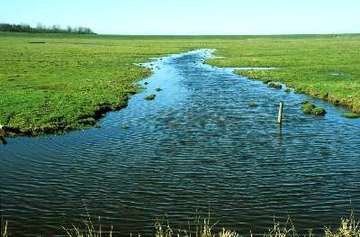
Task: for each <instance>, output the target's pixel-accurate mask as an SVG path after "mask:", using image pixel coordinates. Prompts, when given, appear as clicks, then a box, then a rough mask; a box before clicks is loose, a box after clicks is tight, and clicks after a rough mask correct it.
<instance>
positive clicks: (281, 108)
mask: <svg viewBox="0 0 360 237" xmlns="http://www.w3.org/2000/svg"><path fill="white" fill-rule="evenodd" d="M283 113H284V102H282V101H281V102H280V107H279V115H278V123H279V124H282V121H283V118H284V115H283Z"/></svg>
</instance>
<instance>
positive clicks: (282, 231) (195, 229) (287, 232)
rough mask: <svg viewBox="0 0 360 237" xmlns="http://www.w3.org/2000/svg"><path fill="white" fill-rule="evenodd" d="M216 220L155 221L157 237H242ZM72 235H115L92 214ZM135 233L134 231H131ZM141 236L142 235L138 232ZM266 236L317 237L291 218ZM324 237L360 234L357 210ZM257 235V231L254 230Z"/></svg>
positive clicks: (5, 228) (4, 233)
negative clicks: (175, 224)
mask: <svg viewBox="0 0 360 237" xmlns="http://www.w3.org/2000/svg"><path fill="white" fill-rule="evenodd" d="M215 225H216V224H211V223H210V218H208V219H200V218H197V219H196V220H195V221H194V223H193V225H192V226H190V225H189V227H188V229H187V230H181V229H179V230H178V229H173V228H172V227H171V226H170V224H169V223H165V224H164V223H163V222H160V221H157V222H156V223H155V232H154V237H239V236H240V235H239V234H238V233H236V232H235V231H231V230H227V229H225V228H223V229H222V230H221V231H219V232H216V231H215V230H214V227H215ZM63 229H64V230H65V233H66V236H68V237H103V236H104V237H107V236H108V237H112V236H113V227H112V226H111V228H110V231H103V230H102V226H101V223H100V218H99V224H98V225H97V227H96V226H95V225H94V223H93V222H92V220H91V218H90V217H89V218H88V220H87V221H84V226H83V228H80V227H76V226H74V225H73V226H72V228H70V229H66V228H63ZM130 236H132V235H130ZM138 236H140V235H138ZM262 236H264V237H313V236H314V235H313V234H312V232H311V231H310V232H309V233H307V234H302V235H300V234H298V233H297V231H296V228H295V226H294V224H293V222H292V221H291V219H290V218H288V219H287V221H286V222H285V223H280V222H275V221H274V225H273V226H272V228H270V229H269V230H268V232H267V233H264V234H263V235H262ZM319 236H324V237H360V222H359V221H358V220H357V219H356V218H355V216H354V213H353V212H351V215H350V217H348V218H343V219H341V223H340V226H339V227H338V228H336V229H334V230H332V229H330V228H325V230H324V233H323V234H321V235H319ZM1 237H8V223H7V222H3V221H2V222H1ZM250 237H253V234H250Z"/></svg>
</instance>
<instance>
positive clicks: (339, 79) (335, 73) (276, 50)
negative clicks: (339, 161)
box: [0, 33, 360, 135]
mask: <svg viewBox="0 0 360 237" xmlns="http://www.w3.org/2000/svg"><path fill="white" fill-rule="evenodd" d="M199 48H212V49H217V51H216V56H221V57H217V58H213V59H209V60H208V63H209V64H212V65H216V66H221V67H248V66H250V67H274V68H276V69H275V70H271V71H269V70H267V71H251V70H249V71H237V73H239V74H242V75H246V76H249V77H251V78H255V79H260V80H273V81H279V82H283V83H286V84H287V85H288V86H290V87H293V88H295V89H296V90H297V91H299V92H304V93H307V94H310V95H312V96H315V97H318V98H323V99H325V100H328V101H330V102H332V103H334V104H341V105H345V106H347V107H349V108H350V109H351V110H352V111H353V112H357V113H360V35H328V36H324V35H318V36H317V35H313V36H307V35H304V36H194V37H190V36H184V37H175V36H174V37H172V36H148V37H146V36H101V35H100V36H99V35H72V34H71V35H66V34H32V33H0V88H1V97H0V124H1V125H4V126H5V128H6V130H7V132H8V133H9V134H10V135H15V134H17V135H39V134H43V133H55V132H62V131H66V130H71V129H79V128H83V127H88V126H93V125H94V124H95V123H96V120H97V119H98V118H100V117H101V116H102V115H103V114H104V113H105V112H107V111H111V110H116V109H119V108H122V107H124V106H126V104H127V100H128V98H129V96H130V95H132V94H134V93H136V92H138V91H139V90H140V89H141V88H140V87H139V85H137V84H136V81H138V80H139V79H142V78H144V77H146V76H148V75H150V73H151V72H150V71H149V70H148V69H145V68H141V67H139V66H136V65H135V64H136V63H143V62H147V61H149V60H150V59H151V58H153V57H160V56H165V55H169V54H174V53H180V52H186V51H189V50H192V49H199Z"/></svg>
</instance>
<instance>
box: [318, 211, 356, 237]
mask: <svg viewBox="0 0 360 237" xmlns="http://www.w3.org/2000/svg"><path fill="white" fill-rule="evenodd" d="M325 236H326V237H360V222H359V221H358V220H357V219H356V218H355V216H354V212H351V215H350V217H349V218H342V219H341V223H340V226H339V228H337V229H336V230H331V229H330V228H326V229H325Z"/></svg>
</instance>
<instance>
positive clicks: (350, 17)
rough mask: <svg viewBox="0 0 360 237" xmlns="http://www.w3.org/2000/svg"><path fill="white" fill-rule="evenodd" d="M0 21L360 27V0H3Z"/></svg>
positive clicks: (240, 28) (289, 29)
mask: <svg viewBox="0 0 360 237" xmlns="http://www.w3.org/2000/svg"><path fill="white" fill-rule="evenodd" d="M0 22H8V23H28V24H31V25H34V26H35V25H36V24H37V23H43V24H45V25H54V24H57V25H61V26H64V27H65V26H67V25H71V26H80V25H81V26H87V27H90V28H92V29H93V30H94V31H95V32H97V33H105V34H293V33H354V32H357V33H359V32H360V0H1V3H0Z"/></svg>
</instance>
